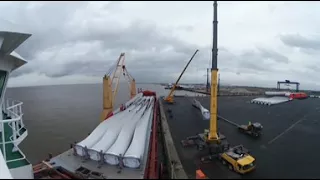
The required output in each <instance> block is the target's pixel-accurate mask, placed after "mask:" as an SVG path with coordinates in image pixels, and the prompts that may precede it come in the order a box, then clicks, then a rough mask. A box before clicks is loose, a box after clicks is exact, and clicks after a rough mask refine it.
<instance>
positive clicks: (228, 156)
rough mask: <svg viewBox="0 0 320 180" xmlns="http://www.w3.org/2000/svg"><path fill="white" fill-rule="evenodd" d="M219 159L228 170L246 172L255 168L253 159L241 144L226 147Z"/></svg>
mask: <svg viewBox="0 0 320 180" xmlns="http://www.w3.org/2000/svg"><path fill="white" fill-rule="evenodd" d="M219 159H220V160H221V161H222V164H224V165H227V166H228V167H229V169H230V170H233V171H235V172H237V173H240V174H246V173H249V172H251V171H253V170H254V169H255V159H254V158H253V157H252V156H251V155H249V151H248V150H247V149H245V148H244V147H243V146H242V145H238V146H235V147H232V148H230V149H228V150H227V151H225V152H224V153H222V154H221V155H220V157H219Z"/></svg>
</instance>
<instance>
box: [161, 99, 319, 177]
mask: <svg viewBox="0 0 320 180" xmlns="http://www.w3.org/2000/svg"><path fill="white" fill-rule="evenodd" d="M253 98H255V97H243V96H242V97H219V98H218V104H219V105H218V106H219V109H218V112H219V115H220V116H223V117H224V118H227V119H228V120H231V121H233V122H236V123H238V124H248V121H251V122H260V123H261V124H262V125H263V127H264V129H263V134H262V137H260V138H259V139H253V138H252V137H250V136H248V135H246V134H241V133H240V132H238V130H237V128H236V127H235V126H233V125H231V124H228V123H227V122H225V121H222V120H219V121H218V127H219V131H220V132H221V133H222V134H224V135H225V136H226V137H227V140H228V142H229V143H230V144H231V145H238V144H243V145H244V146H245V147H246V148H248V149H249V150H250V151H251V155H252V156H253V157H255V158H256V163H257V166H256V169H255V171H253V172H251V173H249V174H247V175H239V174H237V173H234V172H232V171H230V170H229V169H228V168H227V167H225V166H223V165H222V164H221V163H220V162H218V161H213V162H211V163H207V164H200V163H199V160H198V159H199V158H198V157H199V152H198V151H197V150H196V149H195V148H183V147H182V145H181V140H183V139H185V138H186V137H188V136H193V135H196V134H197V133H201V132H203V130H204V129H208V128H209V121H205V120H202V118H201V113H200V111H199V110H197V109H196V108H194V107H193V106H192V105H191V99H192V98H191V97H175V102H176V103H175V104H174V105H169V104H166V103H165V102H163V100H162V104H163V110H164V112H165V116H166V119H167V122H168V125H169V129H170V132H171V136H172V139H173V142H174V146H175V148H176V151H177V153H178V156H179V159H180V161H181V164H182V166H183V169H184V171H185V172H186V174H187V176H188V177H189V178H195V171H196V169H197V168H198V167H200V169H202V171H203V172H204V173H205V174H206V175H207V176H208V177H209V178H210V179H218V178H219V179H220V178H226V179H230V178H232V179H239V178H250V179H251V178H319V177H320V175H319V172H318V168H317V166H318V159H320V154H319V153H317V152H318V151H320V144H319V143H317V139H319V138H320V131H319V128H320V124H319V115H320V100H319V99H317V98H314V99H313V98H309V99H305V100H294V101H292V102H288V103H283V104H278V105H274V106H263V105H257V104H251V103H250V100H252V99H253ZM196 99H197V100H199V101H200V102H201V104H202V105H203V106H204V107H205V108H207V109H209V105H210V100H209V96H207V97H197V98H196ZM168 109H170V110H171V113H170V114H171V117H170V115H169V112H168Z"/></svg>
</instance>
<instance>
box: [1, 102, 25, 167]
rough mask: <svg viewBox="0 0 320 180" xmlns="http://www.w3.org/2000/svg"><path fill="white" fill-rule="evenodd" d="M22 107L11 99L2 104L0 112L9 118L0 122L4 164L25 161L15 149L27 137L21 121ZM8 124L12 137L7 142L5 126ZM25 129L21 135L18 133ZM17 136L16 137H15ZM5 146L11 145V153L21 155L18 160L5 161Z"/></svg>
mask: <svg viewBox="0 0 320 180" xmlns="http://www.w3.org/2000/svg"><path fill="white" fill-rule="evenodd" d="M22 105H23V102H21V101H18V100H13V99H11V98H8V99H6V101H5V102H4V103H3V104H2V110H3V111H4V113H5V114H6V115H7V117H9V119H3V120H0V125H1V126H0V128H1V129H2V131H1V133H2V148H3V152H2V154H3V156H4V158H5V160H6V162H14V161H19V160H23V159H25V158H26V157H25V155H24V154H23V153H22V152H21V151H20V149H19V148H18V147H17V146H18V145H19V144H20V143H21V142H22V141H23V140H24V139H25V137H26V136H27V134H28V133H27V129H26V128H25V126H24V123H23V120H22V116H23V113H22ZM6 123H7V124H8V125H9V127H10V128H11V130H12V136H10V137H9V140H6V139H5V133H6V132H5V131H6V129H5V124H6ZM23 128H25V131H24V132H23V133H20V132H21V130H22V129H23ZM17 136H18V137H17ZM6 144H13V145H14V146H13V149H12V151H19V153H20V154H21V155H22V157H21V158H18V159H12V160H7V156H6Z"/></svg>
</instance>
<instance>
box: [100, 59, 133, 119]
mask: <svg viewBox="0 0 320 180" xmlns="http://www.w3.org/2000/svg"><path fill="white" fill-rule="evenodd" d="M124 60H125V53H121V54H120V56H119V58H118V60H117V61H116V64H115V65H114V66H111V68H110V70H109V71H108V73H107V74H106V75H105V76H104V77H103V111H102V114H101V120H102V121H104V120H105V119H106V118H107V117H108V115H109V114H110V113H111V112H112V111H113V106H114V101H115V98H116V96H117V93H118V89H119V80H120V76H121V75H123V76H124V77H125V78H126V79H127V80H128V83H129V89H130V98H133V97H134V96H135V95H136V94H137V92H136V82H135V79H134V78H133V77H132V76H131V75H130V74H129V72H128V70H127V68H126V66H125V64H124ZM114 83H115V88H114V89H113V88H112V85H113V84H114Z"/></svg>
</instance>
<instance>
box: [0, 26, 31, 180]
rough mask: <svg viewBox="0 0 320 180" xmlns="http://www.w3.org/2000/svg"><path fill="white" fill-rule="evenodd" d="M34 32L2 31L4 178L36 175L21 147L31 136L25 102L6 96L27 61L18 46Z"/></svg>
mask: <svg viewBox="0 0 320 180" xmlns="http://www.w3.org/2000/svg"><path fill="white" fill-rule="evenodd" d="M30 36H31V34H27V33H20V32H11V31H0V110H1V113H0V149H1V151H0V179H4V178H8V179H13V178H14V179H20V178H24V179H25V178H28V179H29V178H31V179H32V178H33V172H32V165H31V164H30V162H29V161H28V160H27V159H26V156H25V155H24V154H23V152H22V151H21V150H20V149H19V144H20V143H21V142H22V141H23V140H24V139H25V138H26V137H27V136H28V130H27V128H26V127H25V125H24V123H23V113H22V105H23V102H21V101H17V100H14V99H5V92H6V89H7V84H8V80H9V77H10V74H11V73H12V72H13V71H14V70H16V69H17V68H19V67H21V66H23V65H24V64H26V63H27V61H26V60H25V59H23V58H22V57H21V56H20V55H19V54H18V53H16V52H15V51H14V50H15V49H16V48H17V47H18V46H20V45H21V44H22V43H23V42H24V41H25V40H26V39H28V38H29V37H30Z"/></svg>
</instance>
